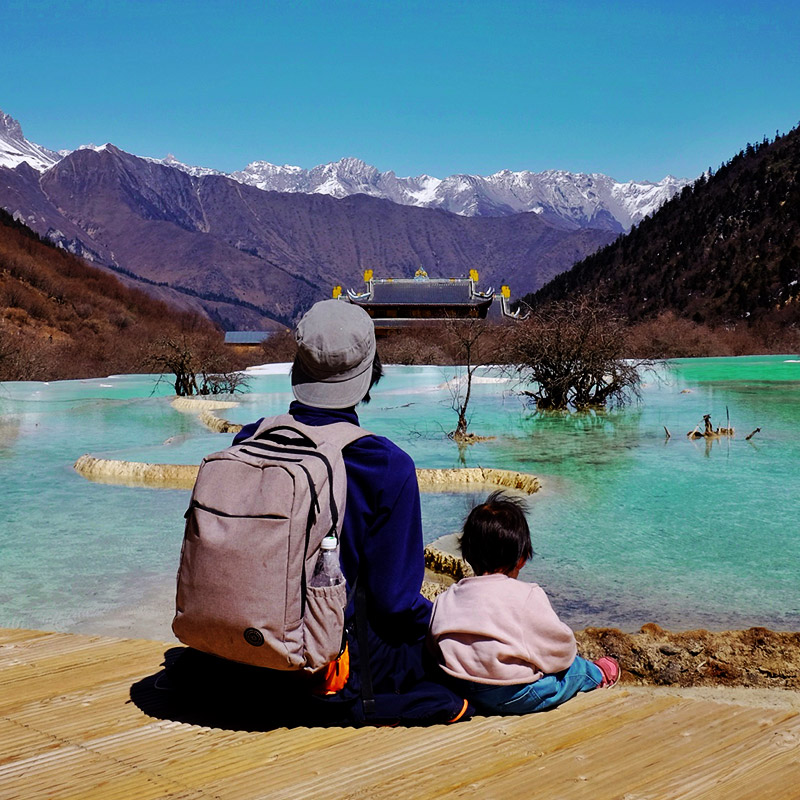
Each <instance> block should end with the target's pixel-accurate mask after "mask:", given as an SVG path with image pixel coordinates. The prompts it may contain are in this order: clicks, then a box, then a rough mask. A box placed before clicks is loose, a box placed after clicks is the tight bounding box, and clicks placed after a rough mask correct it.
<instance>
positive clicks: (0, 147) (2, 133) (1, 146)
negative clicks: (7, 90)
mask: <svg viewBox="0 0 800 800" xmlns="http://www.w3.org/2000/svg"><path fill="white" fill-rule="evenodd" d="M60 160H61V156H60V155H59V154H58V153H54V152H53V151H52V150H48V149H47V148H46V147H41V146H40V145H38V144H34V143H33V142H29V141H28V140H27V139H26V138H25V136H24V135H23V133H22V126H21V125H20V124H19V122H17V120H15V119H14V117H12V116H11V115H10V114H5V113H4V112H3V111H0V167H10V168H11V169H14V168H15V167H18V166H19V165H20V164H22V163H23V162H27V163H28V165H29V166H31V167H33V168H34V169H35V170H37V171H39V172H44V171H45V170H46V169H50V167H52V166H53V164H55V163H56V162H57V161H60Z"/></svg>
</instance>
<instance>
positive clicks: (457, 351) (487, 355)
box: [444, 317, 499, 442]
mask: <svg viewBox="0 0 800 800" xmlns="http://www.w3.org/2000/svg"><path fill="white" fill-rule="evenodd" d="M444 327H445V332H446V336H447V345H446V346H447V350H448V351H449V352H450V354H451V355H452V357H453V360H454V361H455V363H456V367H455V375H454V376H453V379H452V380H450V381H449V382H448V384H447V385H448V388H449V389H450V397H451V400H452V408H453V411H455V412H456V414H457V415H458V420H457V422H456V428H455V430H454V431H451V432H450V433H449V434H448V436H450V437H451V438H452V439H454V440H455V441H456V442H468V441H469V440H470V434H469V433H468V428H469V417H468V409H469V401H470V399H471V396H472V378H473V376H474V374H475V371H476V370H477V369H478V367H481V366H485V365H486V364H488V363H491V360H492V356H493V355H494V353H495V348H496V346H497V339H498V336H499V329H498V328H497V327H496V326H494V325H492V324H491V323H488V322H487V321H486V320H485V319H479V318H473V317H468V318H456V317H452V318H448V319H447V320H445V322H444Z"/></svg>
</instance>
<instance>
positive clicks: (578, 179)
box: [0, 111, 690, 232]
mask: <svg viewBox="0 0 800 800" xmlns="http://www.w3.org/2000/svg"><path fill="white" fill-rule="evenodd" d="M105 146H106V145H103V147H105ZM84 147H85V148H86V149H94V150H97V149H101V148H96V147H95V146H94V145H85V146H84ZM69 152H70V151H68V150H62V151H59V152H58V153H56V152H53V151H52V150H47V149H46V148H44V147H41V146H40V145H37V144H33V143H32V142H29V141H28V140H27V139H25V137H24V136H23V135H22V129H21V127H20V125H19V123H18V122H17V121H16V120H15V119H13V118H12V117H10V116H8V115H7V114H3V112H2V111H0V166H8V167H16V166H17V165H18V164H20V163H22V162H23V161H27V162H28V164H29V165H30V166H31V167H33V168H34V169H36V170H38V171H39V172H44V171H46V170H48V169H49V168H50V167H52V166H53V165H54V164H55V163H57V162H58V161H59V160H60V159H61V158H63V157H65V156H67V155H68V154H69ZM145 160H147V161H150V162H152V163H156V164H163V165H164V166H167V167H172V168H174V169H178V170H180V171H181V172H185V173H187V174H189V175H192V176H193V177H202V176H207V175H222V176H225V175H226V173H224V172H220V171H219V170H215V169H212V168H209V167H200V166H190V165H188V164H184V163H183V162H181V161H179V160H178V159H176V158H175V157H174V156H173V155H171V154H170V155H168V156H167V157H166V158H162V159H156V158H145ZM227 177H230V178H233V179H234V180H236V181H238V182H239V183H243V184H246V185H248V186H254V187H256V188H258V189H262V190H264V191H274V192H293V193H303V194H326V195H330V196H332V197H337V198H343V197H348V196H350V195H354V194H366V195H370V196H371V197H377V198H380V199H383V200H390V201H392V202H393V203H399V204H400V205H407V206H418V207H422V208H438V209H444V210H445V211H450V212H453V213H455V214H459V215H461V216H467V217H503V216H509V215H511V214H519V213H525V212H534V213H536V214H540V215H542V216H543V218H544V219H547V220H548V221H550V222H551V223H553V224H556V225H562V226H566V227H567V228H573V229H577V228H599V229H603V230H611V231H616V232H621V231H627V230H630V228H631V226H632V225H635V224H637V223H638V222H640V221H641V220H642V219H643V218H644V217H645V216H646V215H648V214H651V213H653V212H654V211H656V210H657V209H658V208H659V207H660V206H661V205H662V203H664V202H666V201H667V200H669V199H670V198H672V197H673V196H674V195H676V194H678V192H680V191H681V189H682V188H683V187H684V186H686V185H687V184H688V183H690V181H688V180H685V179H681V178H674V177H672V176H671V175H668V176H667V177H666V178H664V179H663V180H662V181H659V182H658V183H652V182H650V181H628V182H627V183H620V182H619V181H616V180H614V179H613V178H610V177H608V176H607V175H602V174H599V173H593V174H591V175H587V174H585V173H573V172H564V171H562V170H548V171H546V172H528V171H521V172H512V171H511V170H501V171H500V172H496V173H495V174H494V175H489V176H481V175H451V176H449V177H447V178H444V179H441V178H435V177H432V176H430V175H418V176H416V177H398V176H397V175H396V174H395V173H394V172H392V171H389V172H379V171H378V170H377V169H376V168H375V167H373V166H370V165H369V164H366V163H365V162H363V161H361V160H360V159H357V158H343V159H341V160H340V161H336V162H334V163H331V164H321V165H319V166H317V167H314V168H313V169H303V168H302V167H295V166H290V165H288V164H287V165H284V166H278V165H276V164H270V163H269V162H267V161H254V162H252V163H251V164H249V165H248V166H247V167H245V168H244V169H243V170H239V171H237V172H233V173H230V174H229V175H227Z"/></svg>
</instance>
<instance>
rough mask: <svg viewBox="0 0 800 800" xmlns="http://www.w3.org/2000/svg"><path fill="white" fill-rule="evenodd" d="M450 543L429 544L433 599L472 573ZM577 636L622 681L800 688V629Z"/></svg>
mask: <svg viewBox="0 0 800 800" xmlns="http://www.w3.org/2000/svg"><path fill="white" fill-rule="evenodd" d="M450 544H452V542H451V543H447V544H446V546H445V547H437V546H435V545H428V547H426V548H425V566H426V570H427V574H426V580H425V583H424V584H423V587H422V594H423V595H425V596H426V597H428V598H429V599H433V598H434V597H435V596H436V595H437V594H439V593H440V592H442V591H444V590H445V589H446V588H447V586H448V585H450V584H451V583H453V582H454V581H458V580H461V578H464V577H467V576H468V575H471V574H473V573H472V570H471V569H470V567H469V564H467V563H466V562H465V561H463V560H462V559H461V558H459V557H458V556H457V555H455V554H454V553H452V552H448V551H449V550H450V549H451V547H450V546H449V545H450ZM575 638H576V639H577V642H578V652H579V653H580V654H581V655H582V656H584V657H585V658H589V659H594V658H599V657H600V656H603V655H610V656H614V657H615V658H617V659H618V660H619V662H620V664H621V665H622V677H621V680H620V682H621V683H623V684H628V685H640V686H671V687H681V688H686V687H719V686H728V687H747V688H759V689H790V690H795V691H798V690H800V632H797V633H793V632H780V631H772V630H769V629H768V628H758V627H756V628H749V629H748V630H738V631H736V630H734V631H707V630H702V629H700V630H693V631H685V632H673V631H668V630H664V629H663V628H661V627H660V626H658V625H656V624H655V623H652V622H651V623H648V624H647V625H644V626H642V628H641V630H640V631H639V632H638V633H625V632H624V631H621V630H618V629H617V628H586V629H585V630H582V631H576V633H575Z"/></svg>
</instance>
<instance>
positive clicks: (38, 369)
mask: <svg viewBox="0 0 800 800" xmlns="http://www.w3.org/2000/svg"><path fill="white" fill-rule="evenodd" d="M182 334H190V335H192V336H195V337H196V336H202V337H204V338H211V339H218V340H219V341H220V342H221V340H222V335H221V333H219V332H218V331H217V330H216V329H215V328H214V327H213V325H212V324H211V323H210V322H209V321H208V320H207V319H206V318H204V317H201V316H199V315H197V314H192V313H187V312H180V311H175V310H174V309H172V308H171V307H170V306H168V305H166V304H165V303H163V302H161V301H159V300H155V299H153V298H152V297H150V296H148V295H146V294H145V293H144V292H141V291H138V290H136V289H129V288H126V287H125V286H123V285H122V284H121V283H120V282H119V281H118V280H117V279H116V278H115V277H113V276H112V275H109V274H108V273H106V272H103V271H102V270H99V269H97V268H95V267H92V266H90V265H89V264H87V263H86V262H85V261H83V260H81V259H79V258H77V257H75V256H73V255H70V254H69V253H65V252H64V251H63V250H61V249H59V248H56V247H54V246H53V245H51V244H48V243H45V242H43V241H42V240H41V239H40V238H39V237H38V236H37V235H36V234H35V233H33V232H32V231H31V230H29V229H28V228H26V227H25V226H24V225H22V224H21V223H18V222H16V221H15V220H14V219H13V218H12V217H11V216H10V215H9V214H7V213H6V212H5V211H2V210H0V380H49V379H54V378H73V377H88V376H91V375H108V374H110V373H114V372H136V371H140V370H141V369H142V368H143V364H144V359H145V356H146V354H147V350H148V347H150V346H151V345H152V344H153V343H154V342H156V341H158V340H159V339H161V338H163V337H165V336H179V335H182Z"/></svg>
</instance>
